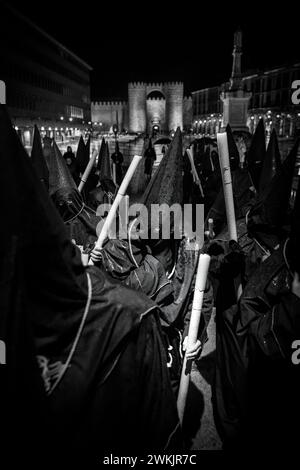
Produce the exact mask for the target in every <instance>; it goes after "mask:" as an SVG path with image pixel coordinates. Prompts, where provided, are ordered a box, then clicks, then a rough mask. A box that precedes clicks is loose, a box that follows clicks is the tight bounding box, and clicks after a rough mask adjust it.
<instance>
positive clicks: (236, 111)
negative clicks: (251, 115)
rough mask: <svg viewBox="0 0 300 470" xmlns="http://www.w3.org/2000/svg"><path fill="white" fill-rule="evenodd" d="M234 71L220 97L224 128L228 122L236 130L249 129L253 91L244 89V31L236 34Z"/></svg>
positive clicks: (233, 53)
mask: <svg viewBox="0 0 300 470" xmlns="http://www.w3.org/2000/svg"><path fill="white" fill-rule="evenodd" d="M232 55H233V62H232V72H231V77H230V81H229V86H228V84H227V86H226V87H225V90H224V91H223V92H222V94H221V96H220V98H221V101H222V103H223V121H222V130H224V129H225V128H226V126H227V124H229V125H230V127H231V128H232V130H235V131H249V128H248V126H247V118H248V106H249V100H250V98H251V93H248V92H246V91H244V89H243V82H242V71H241V58H242V32H241V31H236V33H235V34H234V46H233V52H232Z"/></svg>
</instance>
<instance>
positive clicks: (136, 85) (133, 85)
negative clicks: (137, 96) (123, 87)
mask: <svg viewBox="0 0 300 470" xmlns="http://www.w3.org/2000/svg"><path fill="white" fill-rule="evenodd" d="M145 86H146V83H144V82H130V83H128V89H130V88H145Z"/></svg>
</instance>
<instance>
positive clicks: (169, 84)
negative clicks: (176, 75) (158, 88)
mask: <svg viewBox="0 0 300 470" xmlns="http://www.w3.org/2000/svg"><path fill="white" fill-rule="evenodd" d="M163 85H164V87H171V88H174V87H183V82H165V83H164V84H163Z"/></svg>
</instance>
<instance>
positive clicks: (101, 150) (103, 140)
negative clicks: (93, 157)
mask: <svg viewBox="0 0 300 470" xmlns="http://www.w3.org/2000/svg"><path fill="white" fill-rule="evenodd" d="M105 146H106V142H105V139H104V137H102V140H101V145H100V150H99V155H98V161H97V170H99V169H100V166H101V160H102V157H103V155H104V152H105Z"/></svg>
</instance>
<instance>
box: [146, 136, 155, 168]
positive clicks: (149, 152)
mask: <svg viewBox="0 0 300 470" xmlns="http://www.w3.org/2000/svg"><path fill="white" fill-rule="evenodd" d="M144 158H145V163H144V172H145V175H148V176H151V174H152V168H153V163H154V161H155V160H156V153H155V150H154V148H153V145H152V139H151V138H150V139H149V143H148V147H147V148H146V150H145V153H144Z"/></svg>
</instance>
